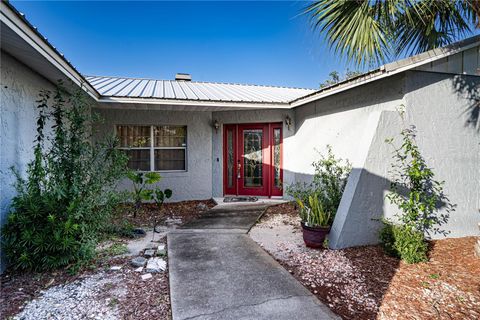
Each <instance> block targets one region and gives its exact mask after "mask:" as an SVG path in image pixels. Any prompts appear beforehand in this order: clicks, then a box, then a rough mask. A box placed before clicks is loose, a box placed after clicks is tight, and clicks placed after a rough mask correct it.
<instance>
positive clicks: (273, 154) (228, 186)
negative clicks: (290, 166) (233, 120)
mask: <svg viewBox="0 0 480 320" xmlns="http://www.w3.org/2000/svg"><path fill="white" fill-rule="evenodd" d="M223 158H224V193H225V194H226V195H252V196H281V195H282V175H283V170H282V124H281V123H273V124H272V123H262V124H235V125H226V126H225V130H224V157H223Z"/></svg>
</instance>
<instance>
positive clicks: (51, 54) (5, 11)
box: [0, 1, 100, 100]
mask: <svg viewBox="0 0 480 320" xmlns="http://www.w3.org/2000/svg"><path fill="white" fill-rule="evenodd" d="M0 8H1V10H0V19H1V21H2V22H3V23H5V25H7V26H8V27H9V28H11V29H12V30H13V31H14V32H15V33H16V34H17V35H18V36H19V37H21V38H22V39H23V40H24V41H25V42H26V43H28V45H30V46H31V47H32V48H33V49H34V50H36V51H37V52H38V53H40V54H41V55H42V56H43V57H44V58H45V59H46V60H47V61H48V62H50V63H51V64H52V65H53V66H54V67H55V68H57V69H58V70H59V71H60V72H61V73H62V74H64V75H65V76H66V77H67V78H68V79H70V80H71V81H72V82H73V83H74V84H76V85H77V86H79V87H81V88H84V90H85V91H86V92H87V93H88V95H90V96H91V97H92V98H93V99H95V100H98V98H99V97H100V94H99V93H98V92H97V91H96V90H95V88H94V87H93V86H92V85H90V83H89V82H88V81H87V80H86V79H85V78H84V77H83V76H82V74H81V73H80V72H78V71H77V70H76V69H75V67H74V66H73V65H72V64H71V63H70V62H69V61H68V60H67V59H65V58H64V57H63V55H61V54H60V52H59V51H58V50H57V49H56V48H55V47H54V46H52V45H51V44H50V43H49V42H48V41H47V40H46V39H45V38H44V37H43V36H42V35H41V34H40V32H39V31H37V30H36V29H35V27H34V26H33V25H31V24H30V23H29V22H28V20H27V19H25V17H23V16H22V14H21V13H20V12H19V11H17V10H16V9H15V8H14V7H13V6H12V5H11V4H9V3H8V2H6V1H1V4H0Z"/></svg>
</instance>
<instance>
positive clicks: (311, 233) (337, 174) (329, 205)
mask: <svg viewBox="0 0 480 320" xmlns="http://www.w3.org/2000/svg"><path fill="white" fill-rule="evenodd" d="M326 149H327V154H326V155H322V154H320V159H319V160H318V161H316V162H314V163H313V167H314V171H315V174H314V175H313V181H312V182H311V183H306V182H304V183H303V184H302V183H299V182H297V183H295V184H293V185H290V186H288V187H287V194H289V195H290V196H292V197H293V198H294V199H295V200H296V202H297V204H298V206H299V208H300V218H301V225H302V230H303V240H304V241H305V244H306V245H307V247H312V248H322V247H323V243H324V241H325V237H326V236H327V234H328V233H329V232H330V226H331V225H332V223H333V220H334V218H335V214H336V213H337V209H338V206H339V205H340V201H341V199H342V195H343V191H344V190H345V185H346V181H347V179H348V175H349V174H350V171H351V169H352V167H351V164H350V163H349V162H348V160H343V159H341V158H337V157H335V155H334V154H333V151H332V148H331V146H329V145H327V147H326Z"/></svg>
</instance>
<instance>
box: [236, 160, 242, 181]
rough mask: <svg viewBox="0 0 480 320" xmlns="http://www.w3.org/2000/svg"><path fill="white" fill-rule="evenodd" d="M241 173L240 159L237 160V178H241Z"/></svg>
mask: <svg viewBox="0 0 480 320" xmlns="http://www.w3.org/2000/svg"><path fill="white" fill-rule="evenodd" d="M241 174H242V164H241V163H240V160H238V162H237V179H240V178H241Z"/></svg>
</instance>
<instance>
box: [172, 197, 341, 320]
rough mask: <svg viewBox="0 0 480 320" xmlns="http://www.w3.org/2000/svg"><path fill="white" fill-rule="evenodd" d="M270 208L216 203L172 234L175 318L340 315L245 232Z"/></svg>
mask: <svg viewBox="0 0 480 320" xmlns="http://www.w3.org/2000/svg"><path fill="white" fill-rule="evenodd" d="M265 208H266V206H265V205H263V206H255V205H251V204H250V205H238V206H235V207H233V208H232V207H231V206H230V207H228V208H225V207H223V208H222V207H218V208H213V209H212V210H210V211H209V212H208V213H207V214H206V215H205V216H204V217H202V218H200V219H198V220H196V221H195V222H192V223H190V224H188V225H186V226H184V227H183V228H182V229H177V230H176V231H174V232H172V233H169V234H168V257H169V272H170V274H169V275H170V292H171V303H172V315H173V320H185V319H198V320H200V319H295V318H298V319H316V320H318V319H339V318H338V317H337V316H335V315H334V314H333V313H332V312H331V311H330V310H329V309H328V308H327V307H326V306H324V305H323V304H322V303H321V302H320V301H318V300H317V298H316V297H315V296H313V295H312V294H311V293H310V292H309V291H308V290H307V289H305V288H304V287H303V286H302V285H301V284H300V283H299V282H298V281H297V280H296V279H295V278H293V277H292V276H291V275H290V274H289V273H288V272H287V271H286V270H285V269H284V268H283V267H282V266H281V265H280V264H278V262H276V261H275V260H274V259H273V258H272V257H270V255H268V254H267V253H266V252H265V251H264V250H263V249H262V248H260V247H259V246H258V245H257V243H255V242H254V241H253V240H251V239H250V237H249V236H248V235H247V234H246V233H247V232H248V230H249V229H250V228H251V227H252V226H253V224H254V223H255V222H256V220H257V219H258V218H259V216H260V215H261V214H262V212H263V211H264V210H265Z"/></svg>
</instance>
